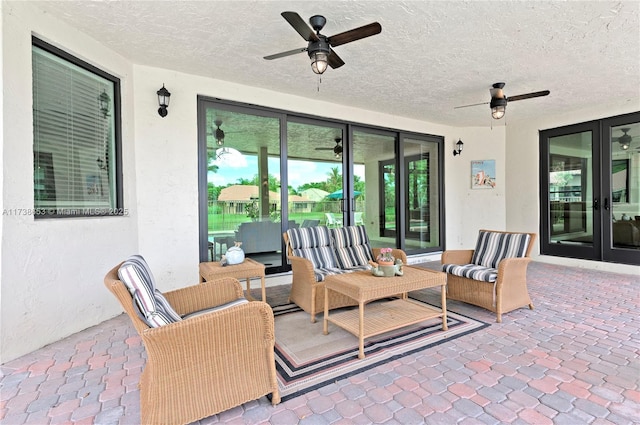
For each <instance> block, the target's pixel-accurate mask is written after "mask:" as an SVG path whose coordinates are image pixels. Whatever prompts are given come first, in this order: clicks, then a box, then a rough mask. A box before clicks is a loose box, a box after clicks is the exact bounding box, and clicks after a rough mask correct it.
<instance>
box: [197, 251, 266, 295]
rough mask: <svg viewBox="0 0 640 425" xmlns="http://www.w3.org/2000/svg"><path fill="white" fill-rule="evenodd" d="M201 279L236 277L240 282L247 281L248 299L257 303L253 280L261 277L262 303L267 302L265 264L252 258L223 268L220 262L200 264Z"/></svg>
mask: <svg viewBox="0 0 640 425" xmlns="http://www.w3.org/2000/svg"><path fill="white" fill-rule="evenodd" d="M200 277H201V278H202V281H203V282H204V281H209V280H215V279H220V278H222V277H234V278H236V279H238V280H240V279H247V299H249V300H251V301H255V299H254V298H253V297H252V296H251V278H252V277H259V278H260V283H261V285H262V301H264V302H267V291H266V289H265V286H264V264H262V263H259V262H257V261H255V260H252V259H251V258H245V259H244V261H243V262H242V263H240V264H234V265H230V266H224V267H223V266H222V265H220V262H219V261H209V262H205V263H200Z"/></svg>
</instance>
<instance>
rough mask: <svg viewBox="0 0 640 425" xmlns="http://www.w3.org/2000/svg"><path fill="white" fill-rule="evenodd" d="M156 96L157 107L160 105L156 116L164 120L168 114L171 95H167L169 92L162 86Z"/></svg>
mask: <svg viewBox="0 0 640 425" xmlns="http://www.w3.org/2000/svg"><path fill="white" fill-rule="evenodd" d="M157 94H158V105H160V109H158V114H160V116H161V117H162V118H164V117H166V116H167V114H168V113H169V112H168V111H167V108H168V107H169V98H170V97H171V93H169V90H167V89H165V88H164V84H163V85H162V88H161V89H160V90H158V92H157Z"/></svg>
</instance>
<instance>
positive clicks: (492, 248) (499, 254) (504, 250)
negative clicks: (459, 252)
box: [471, 231, 530, 269]
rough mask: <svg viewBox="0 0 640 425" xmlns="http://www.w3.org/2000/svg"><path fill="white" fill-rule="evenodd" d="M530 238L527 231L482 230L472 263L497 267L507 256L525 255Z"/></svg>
mask: <svg viewBox="0 0 640 425" xmlns="http://www.w3.org/2000/svg"><path fill="white" fill-rule="evenodd" d="M529 238H530V236H529V235H528V234H527V233H496V232H483V231H480V233H479V235H478V241H477V242H476V249H475V251H474V253H473V257H472V258H471V263H472V264H477V265H479V266H485V267H491V268H493V269H496V268H498V263H499V262H500V261H501V260H503V259H505V258H515V257H524V256H525V254H526V252H527V246H529Z"/></svg>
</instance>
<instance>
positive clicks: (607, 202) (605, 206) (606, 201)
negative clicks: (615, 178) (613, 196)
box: [604, 198, 609, 211]
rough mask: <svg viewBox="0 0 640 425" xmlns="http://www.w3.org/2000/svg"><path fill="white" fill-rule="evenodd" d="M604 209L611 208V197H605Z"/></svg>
mask: <svg viewBox="0 0 640 425" xmlns="http://www.w3.org/2000/svg"><path fill="white" fill-rule="evenodd" d="M604 209H605V210H607V211H608V210H609V198H604Z"/></svg>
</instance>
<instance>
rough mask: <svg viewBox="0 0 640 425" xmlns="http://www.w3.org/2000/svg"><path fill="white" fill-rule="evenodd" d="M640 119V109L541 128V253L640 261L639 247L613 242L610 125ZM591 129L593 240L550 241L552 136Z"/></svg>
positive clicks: (618, 124) (635, 263)
mask: <svg viewBox="0 0 640 425" xmlns="http://www.w3.org/2000/svg"><path fill="white" fill-rule="evenodd" d="M638 122H640V112H633V113H630V114H624V115H618V116H615V117H609V118H604V119H601V120H593V121H588V122H584V123H580V124H574V125H569V126H564V127H558V128H554V129H549V130H541V131H540V132H539V137H540V170H539V172H540V176H539V177H540V180H539V181H540V254H541V255H552V256H558V257H569V258H579V259H585V260H595V261H608V262H616V263H621V264H631V265H640V255H639V254H640V251H639V250H635V249H628V248H619V247H614V246H613V237H612V236H613V235H612V225H611V224H612V218H613V217H612V201H611V191H612V187H613V186H612V183H613V182H612V169H611V160H612V151H611V149H612V140H611V139H612V136H611V128H612V127H619V126H622V125H627V124H634V123H638ZM585 131H590V132H591V135H592V147H591V149H592V152H591V153H592V166H591V173H592V177H591V180H592V181H591V185H592V203H591V206H590V207H591V211H592V213H593V221H592V223H593V243H592V244H591V245H587V244H583V245H577V244H562V243H551V241H550V239H551V236H552V235H551V226H552V210H551V204H550V199H549V171H550V166H551V165H550V163H549V158H550V152H549V140H550V139H551V138H553V137H558V136H565V135H569V134H574V133H581V132H585Z"/></svg>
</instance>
